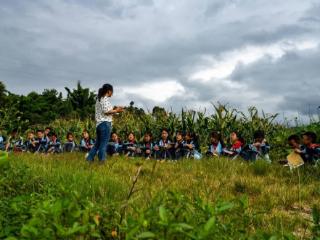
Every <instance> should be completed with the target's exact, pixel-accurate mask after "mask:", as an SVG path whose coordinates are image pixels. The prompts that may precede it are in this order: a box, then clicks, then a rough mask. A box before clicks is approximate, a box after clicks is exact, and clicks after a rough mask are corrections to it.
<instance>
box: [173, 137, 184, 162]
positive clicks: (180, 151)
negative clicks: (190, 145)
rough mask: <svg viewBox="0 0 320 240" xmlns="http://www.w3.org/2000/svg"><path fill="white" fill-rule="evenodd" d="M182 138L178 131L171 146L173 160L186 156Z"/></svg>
mask: <svg viewBox="0 0 320 240" xmlns="http://www.w3.org/2000/svg"><path fill="white" fill-rule="evenodd" d="M183 138H184V136H183V133H182V132H181V131H178V132H177V133H176V137H175V143H174V146H173V150H174V158H175V160H179V159H181V158H183V157H184V156H185V154H186V143H185V141H184V140H183Z"/></svg>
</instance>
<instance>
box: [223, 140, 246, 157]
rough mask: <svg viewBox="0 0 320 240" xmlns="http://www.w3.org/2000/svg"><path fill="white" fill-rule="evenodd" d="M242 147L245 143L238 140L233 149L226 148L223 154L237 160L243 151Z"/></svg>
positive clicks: (232, 146)
mask: <svg viewBox="0 0 320 240" xmlns="http://www.w3.org/2000/svg"><path fill="white" fill-rule="evenodd" d="M242 147H243V143H242V142H241V141H239V140H237V141H236V142H234V143H233V144H232V145H231V147H230V148H229V149H228V148H224V149H223V154H224V155H225V156H228V157H231V158H232V159H235V158H237V157H238V156H239V155H240V153H241V151H242Z"/></svg>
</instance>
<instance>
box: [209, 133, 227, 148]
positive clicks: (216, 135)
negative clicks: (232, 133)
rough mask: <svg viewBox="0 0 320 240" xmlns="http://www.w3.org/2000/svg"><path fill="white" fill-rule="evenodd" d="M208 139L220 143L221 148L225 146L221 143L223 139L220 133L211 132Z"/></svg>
mask: <svg viewBox="0 0 320 240" xmlns="http://www.w3.org/2000/svg"><path fill="white" fill-rule="evenodd" d="M210 137H211V138H215V139H217V140H218V142H220V144H221V146H222V147H224V146H225V144H224V141H223V139H222V136H221V133H220V132H217V131H213V132H211V134H210Z"/></svg>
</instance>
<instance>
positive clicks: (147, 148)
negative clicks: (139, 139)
mask: <svg viewBox="0 0 320 240" xmlns="http://www.w3.org/2000/svg"><path fill="white" fill-rule="evenodd" d="M153 147H154V144H153V142H152V134H151V133H149V132H147V133H145V134H144V137H143V143H142V144H141V146H140V147H139V148H138V149H137V152H138V153H140V154H141V155H142V157H144V158H146V159H150V158H151V157H152V153H153Z"/></svg>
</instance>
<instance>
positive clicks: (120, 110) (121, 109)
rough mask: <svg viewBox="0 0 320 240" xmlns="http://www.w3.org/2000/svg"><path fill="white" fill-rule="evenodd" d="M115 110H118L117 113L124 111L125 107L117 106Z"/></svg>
mask: <svg viewBox="0 0 320 240" xmlns="http://www.w3.org/2000/svg"><path fill="white" fill-rule="evenodd" d="M114 110H115V111H116V113H121V112H123V111H124V108H123V107H116V108H115V109H114Z"/></svg>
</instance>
